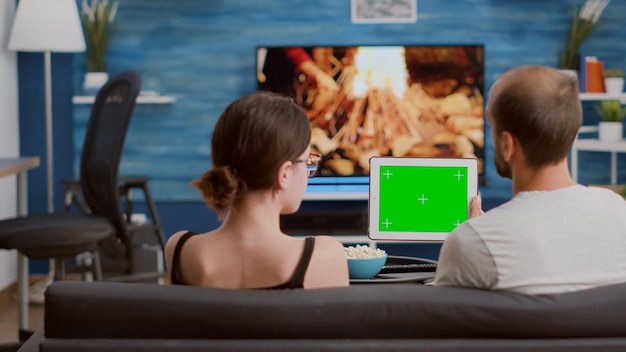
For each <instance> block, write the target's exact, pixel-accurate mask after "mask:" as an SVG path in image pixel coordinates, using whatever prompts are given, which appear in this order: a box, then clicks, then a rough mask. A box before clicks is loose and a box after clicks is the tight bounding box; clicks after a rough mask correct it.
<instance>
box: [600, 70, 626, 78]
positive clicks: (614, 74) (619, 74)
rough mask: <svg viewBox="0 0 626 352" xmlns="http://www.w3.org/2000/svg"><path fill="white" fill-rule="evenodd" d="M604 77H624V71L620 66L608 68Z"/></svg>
mask: <svg viewBox="0 0 626 352" xmlns="http://www.w3.org/2000/svg"><path fill="white" fill-rule="evenodd" d="M604 77H624V71H623V70H621V69H619V68H607V69H606V70H604Z"/></svg>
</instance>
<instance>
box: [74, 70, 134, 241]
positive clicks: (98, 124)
mask: <svg viewBox="0 0 626 352" xmlns="http://www.w3.org/2000/svg"><path fill="white" fill-rule="evenodd" d="M140 87H141V76H140V75H139V74H138V73H137V72H134V71H124V72H121V73H118V74H116V75H114V76H113V77H111V78H110V79H109V81H108V82H107V83H106V84H105V85H104V86H103V87H102V88H101V89H100V91H99V92H98V94H97V95H96V100H95V102H94V104H93V107H92V109H91V114H90V117H89V122H88V123H87V131H86V133H85V141H84V144H83V151H82V155H81V161H80V182H81V188H82V192H83V197H84V199H85V202H86V203H87V205H88V206H89V209H91V213H92V214H94V215H100V216H104V217H107V218H109V219H110V220H111V222H112V223H113V224H114V225H115V227H116V228H117V232H118V237H119V238H120V239H121V240H122V241H123V242H125V243H126V244H127V245H130V239H129V238H128V233H127V231H126V225H125V220H124V218H123V215H122V214H123V213H122V209H121V205H120V197H119V190H118V181H117V178H118V170H119V164H120V159H121V155H122V149H123V147H124V141H125V139H126V132H127V130H128V125H129V123H130V118H131V116H132V113H133V109H134V107H135V102H136V99H137V96H138V95H139V89H140Z"/></svg>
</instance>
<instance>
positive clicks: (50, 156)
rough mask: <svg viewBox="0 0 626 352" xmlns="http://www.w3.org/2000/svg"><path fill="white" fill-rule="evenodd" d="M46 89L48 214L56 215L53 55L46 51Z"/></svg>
mask: <svg viewBox="0 0 626 352" xmlns="http://www.w3.org/2000/svg"><path fill="white" fill-rule="evenodd" d="M44 76H45V87H46V172H47V174H48V213H54V166H53V165H54V140H53V137H52V136H53V133H52V55H51V53H50V50H46V51H44Z"/></svg>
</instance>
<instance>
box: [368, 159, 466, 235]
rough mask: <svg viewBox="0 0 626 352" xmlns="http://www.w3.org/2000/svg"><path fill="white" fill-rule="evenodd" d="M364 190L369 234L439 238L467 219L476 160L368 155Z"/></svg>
mask: <svg viewBox="0 0 626 352" xmlns="http://www.w3.org/2000/svg"><path fill="white" fill-rule="evenodd" d="M369 192H370V193H369V206H368V212H369V224H368V225H369V226H368V236H369V238H371V239H372V240H392V241H427V242H443V241H444V240H445V239H446V236H447V235H448V234H449V233H450V232H451V231H452V230H454V228H455V227H456V226H458V225H459V224H460V223H462V222H463V221H465V220H467V219H468V216H469V204H470V201H471V199H472V198H473V197H474V196H475V195H476V194H477V193H478V166H477V161H476V159H469V158H468V159H465V158H412V157H373V158H371V159H370V191H369Z"/></svg>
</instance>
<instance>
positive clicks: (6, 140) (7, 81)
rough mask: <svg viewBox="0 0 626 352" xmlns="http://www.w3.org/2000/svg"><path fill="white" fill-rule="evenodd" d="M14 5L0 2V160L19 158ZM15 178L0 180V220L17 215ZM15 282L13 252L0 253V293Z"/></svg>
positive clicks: (15, 273)
mask: <svg viewBox="0 0 626 352" xmlns="http://www.w3.org/2000/svg"><path fill="white" fill-rule="evenodd" d="M14 13H15V1H13V0H9V1H3V0H0V157H15V156H18V155H19V130H18V94H17V55H16V53H14V52H10V51H8V50H7V44H8V42H9V34H10V31H11V24H12V23H13V14H14ZM15 184H16V180H15V176H11V177H5V178H1V179H0V219H4V218H9V217H14V216H16V215H17V205H16V189H15ZM16 280H17V254H16V251H14V250H12V251H7V250H2V249H0V290H2V289H4V288H6V287H7V286H9V285H10V284H12V283H13V282H15V281H16Z"/></svg>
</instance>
